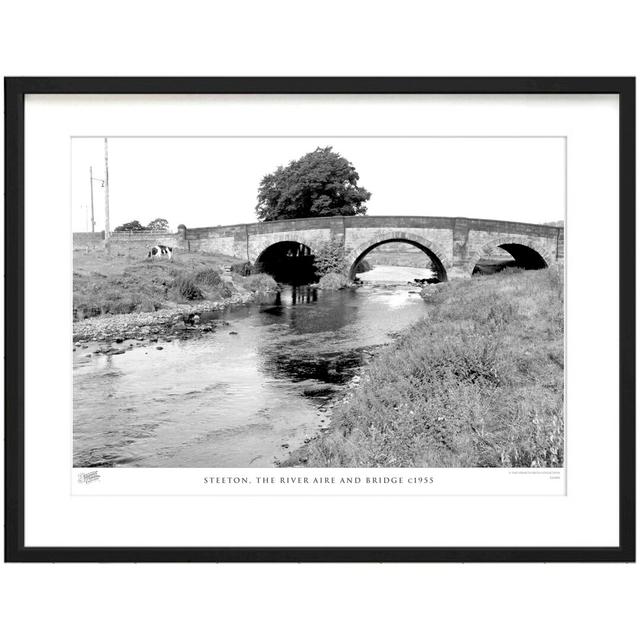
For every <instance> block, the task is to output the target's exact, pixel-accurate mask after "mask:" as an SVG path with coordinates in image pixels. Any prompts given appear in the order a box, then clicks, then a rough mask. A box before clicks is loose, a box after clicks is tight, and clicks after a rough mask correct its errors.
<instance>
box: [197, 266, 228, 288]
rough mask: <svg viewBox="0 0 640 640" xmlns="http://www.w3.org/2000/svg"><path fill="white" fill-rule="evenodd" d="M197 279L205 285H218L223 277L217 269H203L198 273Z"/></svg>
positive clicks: (198, 282)
mask: <svg viewBox="0 0 640 640" xmlns="http://www.w3.org/2000/svg"><path fill="white" fill-rule="evenodd" d="M195 281H196V283H197V284H200V285H203V286H205V287H217V286H219V285H220V283H221V282H222V278H221V277H220V274H219V273H218V271H216V270H215V269H202V270H201V271H198V272H197V273H196V276H195Z"/></svg>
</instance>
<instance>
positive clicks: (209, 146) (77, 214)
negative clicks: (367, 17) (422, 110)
mask: <svg viewBox="0 0 640 640" xmlns="http://www.w3.org/2000/svg"><path fill="white" fill-rule="evenodd" d="M564 142H565V141H564V138H558V137H555V138H554V137H549V138H547V137H542V138H521V137H513V138H512V137H509V138H451V137H443V138H433V137H406V138H402V137H392V138H376V137H366V138H356V137H343V138H323V137H309V138H304V137H292V138H286V137H265V138H256V137H248V138H240V137H229V138H224V137H198V138H163V137H154V138H135V137H134V138H132V137H126V138H125V137H120V138H118V137H113V138H109V140H108V150H109V153H108V155H109V213H110V227H111V229H112V230H113V229H114V228H115V227H116V226H117V225H119V224H122V223H124V222H129V221H131V220H139V221H140V222H141V223H142V224H147V223H148V222H150V221H151V220H153V219H154V218H166V219H167V220H168V221H169V226H170V228H171V229H172V230H175V229H176V228H177V227H178V225H180V224H184V225H185V226H187V227H208V226H215V225H226V224H239V223H249V222H256V221H257V218H256V215H255V205H256V198H257V192H258V185H259V183H260V180H261V179H262V177H263V176H264V175H266V174H268V173H271V172H272V171H274V170H275V169H276V168H277V167H278V166H280V165H286V164H287V163H289V162H290V161H291V160H295V159H297V158H299V157H300V156H302V155H304V154H305V153H308V152H310V151H313V150H314V149H316V147H318V146H321V147H325V146H331V147H333V149H334V151H337V152H338V153H340V154H341V155H343V156H344V157H345V158H347V159H348V160H349V161H350V162H351V163H352V164H353V165H354V166H355V168H356V170H357V171H358V173H359V175H360V180H359V183H358V184H360V185H361V186H363V187H365V188H366V189H368V190H369V191H370V192H371V193H372V195H371V199H370V200H369V202H368V204H367V209H368V210H367V215H418V216H446V217H453V216H461V217H468V218H488V219H493V220H512V221H517V222H532V223H544V222H552V221H558V220H563V219H564V217H565V147H564ZM71 144H72V154H71V163H72V167H71V169H72V171H71V175H72V185H71V189H72V198H71V207H72V227H73V231H90V230H91V226H90V202H91V198H90V188H89V183H90V181H89V168H90V167H91V166H92V167H93V175H94V177H95V178H97V179H101V178H103V177H104V175H105V168H104V165H105V162H104V155H105V154H104V138H72V141H71ZM94 216H95V220H96V231H101V230H102V229H104V188H103V187H102V184H101V182H99V181H94Z"/></svg>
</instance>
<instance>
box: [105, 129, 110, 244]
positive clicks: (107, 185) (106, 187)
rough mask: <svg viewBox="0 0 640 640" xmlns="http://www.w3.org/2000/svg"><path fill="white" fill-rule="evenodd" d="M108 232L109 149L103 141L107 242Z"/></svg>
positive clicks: (106, 238)
mask: <svg viewBox="0 0 640 640" xmlns="http://www.w3.org/2000/svg"><path fill="white" fill-rule="evenodd" d="M110 235H111V232H110V230H109V147H108V146H107V139H106V138H105V139H104V239H105V240H108V239H109V236H110Z"/></svg>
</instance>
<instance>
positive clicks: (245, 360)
mask: <svg viewBox="0 0 640 640" xmlns="http://www.w3.org/2000/svg"><path fill="white" fill-rule="evenodd" d="M425 313H426V307H425V304H424V301H423V300H422V298H421V297H420V296H419V295H417V289H416V288H415V287H411V286H410V285H397V286H393V287H389V286H383V285H376V284H367V285H365V286H362V287H359V288H355V289H345V290H342V291H320V290H318V289H313V288H296V289H294V288H291V287H288V288H285V289H284V290H283V291H282V292H281V293H280V294H278V295H277V296H276V295H274V296H271V297H270V299H269V300H267V301H265V302H264V303H262V304H252V305H246V306H242V307H236V308H233V309H227V310H226V311H224V312H221V313H219V314H218V315H216V316H215V318H216V319H218V320H220V321H221V322H220V323H219V326H218V328H217V329H216V330H215V331H214V332H213V333H209V334H204V335H203V336H202V337H198V338H189V339H186V340H173V341H171V342H162V341H161V342H159V343H158V344H159V345H161V346H162V347H163V348H162V350H158V349H156V345H154V344H151V345H145V346H143V347H137V348H135V349H131V350H129V351H127V352H125V353H123V354H119V355H96V356H94V357H93V358H87V357H83V356H82V354H74V465H75V466H76V467H86V466H131V467H272V466H274V465H276V464H277V463H278V462H280V461H283V460H284V459H286V457H287V453H288V451H290V450H293V449H295V448H296V447H298V446H300V445H301V444H302V443H303V442H304V441H305V439H307V438H310V437H312V436H314V435H315V434H317V433H318V432H319V431H320V430H322V428H326V425H327V423H328V421H329V416H328V413H327V410H328V408H327V405H328V403H329V402H330V401H331V399H332V397H334V396H335V394H336V393H339V392H341V391H342V390H343V389H344V387H345V385H346V384H347V383H348V382H349V381H351V380H352V379H353V377H354V376H355V375H357V374H358V373H359V372H360V371H361V368H362V366H363V364H364V363H366V361H367V360H368V359H369V358H370V357H371V356H372V353H373V351H374V350H375V348H376V347H378V346H380V345H383V344H386V343H388V342H390V341H392V340H393V337H394V334H396V333H397V332H399V331H401V330H403V329H404V328H406V327H408V326H409V325H411V324H413V323H414V322H415V321H417V320H418V319H419V318H421V317H423V316H424V315H425ZM225 321H226V322H227V323H228V325H227V324H224V323H225ZM85 354H86V352H85Z"/></svg>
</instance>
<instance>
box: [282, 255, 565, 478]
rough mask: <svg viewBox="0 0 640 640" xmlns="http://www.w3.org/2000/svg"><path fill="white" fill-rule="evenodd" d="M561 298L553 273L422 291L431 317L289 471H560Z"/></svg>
mask: <svg viewBox="0 0 640 640" xmlns="http://www.w3.org/2000/svg"><path fill="white" fill-rule="evenodd" d="M563 296H564V285H563V274H562V272H561V271H560V270H559V269H558V268H556V267H552V268H549V269H544V270H540V271H520V270H512V269H510V270H507V271H505V272H503V273H500V274H497V275H494V276H489V277H476V278H472V279H470V280H462V281H454V282H447V283H442V284H438V285H431V286H427V287H425V288H424V289H423V297H424V299H425V301H426V304H427V308H428V313H427V316H426V317H425V318H424V319H423V320H421V321H420V322H418V323H417V324H415V325H414V326H413V327H412V328H411V329H409V330H408V331H406V332H405V333H403V334H402V335H400V336H399V337H398V339H397V341H396V342H395V343H394V344H393V346H389V347H387V348H386V349H385V350H383V351H382V352H381V353H380V354H379V356H378V357H377V358H376V359H375V360H374V361H373V362H372V363H371V364H370V365H369V366H368V367H367V368H366V369H365V371H364V373H363V375H362V378H361V380H360V383H359V384H358V385H357V386H355V387H354V388H353V389H351V390H350V391H349V392H348V394H347V395H346V396H345V397H344V398H343V399H342V400H341V401H340V402H338V403H337V404H336V406H335V407H334V410H333V412H332V417H331V422H330V428H329V429H328V430H327V431H326V432H325V433H324V434H322V435H321V436H319V437H318V438H316V439H315V440H312V441H311V442H310V443H309V444H307V445H305V447H304V448H303V450H301V451H298V452H293V453H292V456H291V459H290V461H289V462H288V463H287V466H289V465H292V466H295V465H300V464H304V465H306V466H310V467H561V466H562V465H563V452H564V413H563V397H564V355H563V354H564V338H563V336H564V333H563V326H564V320H563Z"/></svg>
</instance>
